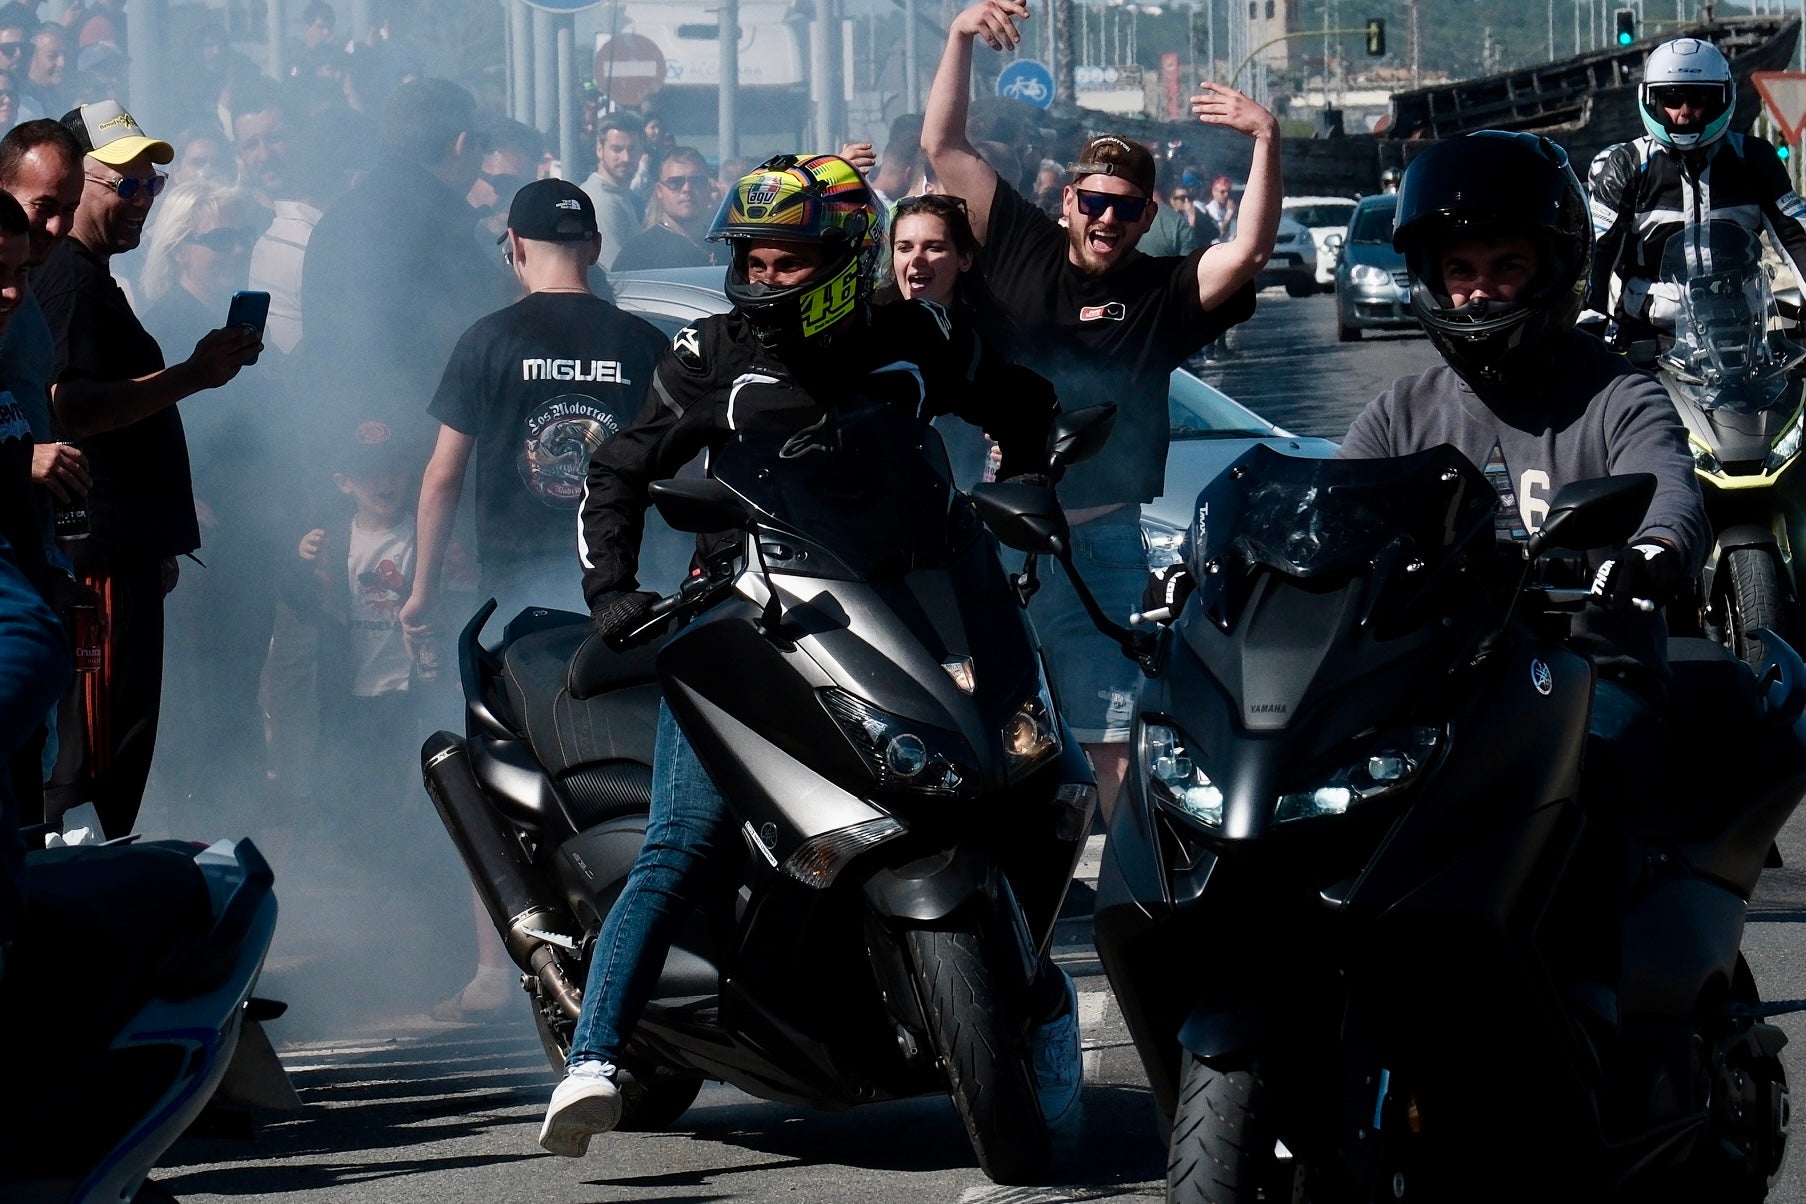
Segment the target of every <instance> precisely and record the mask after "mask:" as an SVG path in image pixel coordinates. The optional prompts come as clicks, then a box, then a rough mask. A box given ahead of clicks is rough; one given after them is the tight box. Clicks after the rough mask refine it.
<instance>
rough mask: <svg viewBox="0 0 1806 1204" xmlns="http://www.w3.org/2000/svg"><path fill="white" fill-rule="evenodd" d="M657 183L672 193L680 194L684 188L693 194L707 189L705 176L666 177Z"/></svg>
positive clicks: (707, 182)
mask: <svg viewBox="0 0 1806 1204" xmlns="http://www.w3.org/2000/svg"><path fill="white" fill-rule="evenodd" d="M659 183H660V184H663V185H664V186H665V187H666V188H669V189H670V190H671V191H672V192H680V191H682V190H683V189H685V188H688V189H690V190H691V191H693V192H702V191H703V190H705V189H706V188H708V186H709V178H708V177H707V176H668V177H666V178H665V179H663V180H660V181H659Z"/></svg>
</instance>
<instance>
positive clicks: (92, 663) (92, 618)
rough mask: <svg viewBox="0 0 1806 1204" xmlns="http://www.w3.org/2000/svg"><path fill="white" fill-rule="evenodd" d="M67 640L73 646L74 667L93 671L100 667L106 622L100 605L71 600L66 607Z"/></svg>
mask: <svg viewBox="0 0 1806 1204" xmlns="http://www.w3.org/2000/svg"><path fill="white" fill-rule="evenodd" d="M68 615H69V642H70V643H71V644H73V645H74V646H75V669H76V672H78V673H93V672H95V671H97V670H98V669H99V668H100V658H101V646H102V643H103V641H104V640H105V639H106V623H105V622H104V621H103V620H102V619H101V617H100V607H99V606H98V605H96V604H95V603H93V602H72V603H70V604H69V607H68Z"/></svg>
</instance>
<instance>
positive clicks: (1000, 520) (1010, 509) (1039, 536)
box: [972, 481, 1069, 553]
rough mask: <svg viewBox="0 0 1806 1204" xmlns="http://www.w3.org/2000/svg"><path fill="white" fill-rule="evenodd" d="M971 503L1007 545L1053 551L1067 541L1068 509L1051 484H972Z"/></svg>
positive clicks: (1019, 548) (1031, 550)
mask: <svg viewBox="0 0 1806 1204" xmlns="http://www.w3.org/2000/svg"><path fill="white" fill-rule="evenodd" d="M972 505H973V506H975V507H976V508H977V510H978V517H979V518H981V519H983V520H984V524H985V526H987V527H989V528H990V529H991V530H992V531H993V532H994V533H995V534H996V536H997V538H998V539H999V540H1000V541H1002V543H1003V544H1004V546H1006V547H1011V548H1015V549H1016V550H1017V551H1018V552H1035V553H1042V552H1054V553H1057V552H1058V551H1059V550H1060V549H1061V548H1063V547H1064V546H1065V545H1066V538H1067V535H1068V533H1069V531H1068V528H1067V525H1066V512H1065V511H1064V510H1061V509H1060V502H1059V499H1058V498H1057V497H1055V496H1054V491H1053V488H1052V487H1051V486H1048V485H1024V484H1015V483H1011V482H1008V481H992V482H989V483H986V484H982V485H975V486H973V487H972Z"/></svg>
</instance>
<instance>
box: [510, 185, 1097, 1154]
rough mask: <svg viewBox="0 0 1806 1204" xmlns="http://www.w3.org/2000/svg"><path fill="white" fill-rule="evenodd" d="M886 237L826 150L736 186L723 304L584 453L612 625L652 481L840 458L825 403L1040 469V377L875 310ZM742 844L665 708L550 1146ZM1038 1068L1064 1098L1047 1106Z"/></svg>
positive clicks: (609, 1090) (574, 1122) (716, 230)
mask: <svg viewBox="0 0 1806 1204" xmlns="http://www.w3.org/2000/svg"><path fill="white" fill-rule="evenodd" d="M879 236H880V230H879V219H878V213H877V210H876V209H875V207H874V205H873V202H872V197H871V193H870V191H869V189H868V188H867V186H866V184H865V182H864V180H863V179H862V178H861V176H860V175H859V173H858V171H857V170H856V169H855V168H854V167H853V166H852V165H851V164H850V163H848V162H847V161H846V160H844V159H841V158H839V157H837V156H832V155H819V156H813V157H806V158H800V159H799V158H797V157H794V156H779V157H778V158H775V159H772V160H770V161H768V162H767V163H766V164H764V165H763V166H762V167H760V168H759V169H757V170H755V171H753V172H752V173H750V174H748V175H746V176H744V177H743V178H741V180H740V181H739V182H738V183H737V184H736V185H735V186H734V189H733V191H732V192H731V193H730V195H729V196H728V198H727V201H726V202H725V203H724V205H723V206H722V209H721V212H720V213H719V214H718V215H717V216H716V218H715V223H714V226H713V228H712V229H711V230H710V232H709V240H710V241H725V242H726V243H727V244H728V246H729V247H730V249H731V253H732V260H731V266H730V268H729V270H728V277H727V286H726V287H727V296H728V299H729V300H730V301H731V302H732V303H733V306H734V308H733V310H732V311H731V312H730V313H727V314H724V315H719V316H712V317H708V318H704V319H703V320H702V321H700V322H698V323H696V324H695V325H693V326H690V327H688V328H686V329H684V330H682V331H680V332H679V333H678V335H677V337H676V339H675V340H674V341H673V343H672V346H671V350H670V352H669V353H668V354H667V355H666V357H665V359H664V361H663V362H662V363H661V364H660V365H659V368H658V370H657V373H656V374H655V376H654V379H653V383H652V388H651V392H650V393H649V395H648V397H647V400H646V406H645V409H644V410H643V411H642V412H641V414H640V416H639V418H638V419H637V420H636V421H635V422H634V424H633V425H632V426H630V427H628V428H627V429H625V430H623V431H622V432H621V433H620V434H618V435H616V436H615V437H614V438H613V439H610V440H609V441H608V442H606V443H604V444H603V445H602V446H601V447H600V448H599V449H597V451H596V452H595V454H594V456H593V457H592V459H591V462H590V469H589V477H588V481H587V488H586V493H585V496H584V502H583V510H582V523H583V541H582V547H583V564H584V569H585V572H584V581H583V586H584V594H585V596H586V598H587V599H588V602H589V606H590V612H591V615H592V616H593V618H594V621H595V624H596V626H597V628H598V629H599V630H600V631H601V632H602V633H603V634H604V635H608V634H612V633H621V632H625V631H629V630H631V629H633V628H635V627H637V626H638V625H639V624H640V623H641V622H642V621H643V619H644V617H645V615H646V612H647V610H648V608H649V606H650V604H651V603H652V601H653V600H654V599H655V597H656V595H654V594H650V593H645V592H641V591H639V590H638V589H637V584H638V583H637V581H636V579H635V574H636V570H637V562H638V549H639V543H640V536H641V533H642V531H643V529H644V521H645V511H646V506H647V505H648V492H647V490H648V487H649V486H650V485H651V484H652V482H654V481H657V480H661V479H664V478H667V477H670V476H672V475H674V474H675V473H676V472H677V470H678V469H679V468H681V467H682V466H683V465H684V464H686V463H688V462H689V461H690V460H691V458H692V457H694V456H695V454H696V453H697V452H699V451H704V450H707V451H709V452H711V453H713V452H714V451H715V450H717V449H719V448H720V447H721V446H722V445H723V444H725V443H727V442H728V441H729V440H731V439H733V438H735V437H736V435H737V433H738V432H754V431H757V432H761V433H764V434H771V433H773V432H775V433H778V434H780V435H781V434H783V433H785V432H789V433H790V438H789V441H788V443H787V444H786V454H787V455H789V454H792V449H794V453H793V454H794V455H796V456H804V455H811V454H832V449H833V446H834V440H835V438H836V433H837V427H836V425H835V422H834V417H835V412H836V411H837V410H842V409H845V408H848V407H850V406H852V405H854V404H863V405H872V404H902V405H907V406H909V407H910V408H911V409H913V410H915V411H916V412H917V413H918V414H920V415H922V417H923V418H924V419H926V418H927V417H931V416H933V415H935V414H938V413H946V412H951V413H955V414H957V415H959V416H961V417H963V418H966V419H968V420H970V421H971V422H973V423H974V424H977V425H979V426H981V427H982V429H984V430H986V431H989V432H990V433H991V434H992V435H993V436H994V437H995V438H996V439H997V441H998V443H999V444H1000V445H1001V447H1002V451H1003V465H1002V468H1001V470H1000V472H999V475H1000V476H1011V475H1019V474H1034V473H1041V472H1044V471H1045V470H1046V465H1047V438H1048V432H1049V429H1050V425H1051V422H1052V419H1053V415H1054V412H1055V403H1054V397H1053V392H1052V389H1051V387H1050V386H1048V384H1047V383H1046V381H1044V380H1042V379H1041V378H1040V377H1038V376H1035V375H1034V374H1033V373H1030V372H1028V371H1027V370H1025V369H1021V368H1016V367H1013V366H1009V365H1005V364H1003V363H1001V362H1000V361H996V360H993V359H991V358H989V357H986V356H984V355H982V354H981V352H982V349H981V348H980V347H979V346H978V345H977V343H976V340H974V339H973V338H972V336H971V335H970V333H969V332H967V331H966V330H964V329H963V328H961V327H958V326H955V325H954V324H953V321H952V319H951V318H950V317H949V315H948V314H947V312H946V311H945V310H943V309H941V308H940V307H939V306H937V305H933V304H932V303H928V302H902V303H898V304H894V305H888V306H883V307H879V308H873V307H871V306H869V305H868V298H869V296H870V293H871V288H872V283H873V274H874V269H875V265H876V259H877V251H878V245H879ZM733 538H734V539H738V538H740V536H739V535H738V534H735V535H734V536H733ZM717 546H725V545H717ZM711 550H713V549H712V548H711ZM739 843H740V842H739V838H738V836H737V835H736V834H735V833H734V831H733V828H732V823H731V820H730V818H729V815H728V811H727V807H726V803H725V801H724V800H723V799H722V797H721V795H720V793H719V792H718V791H717V790H716V789H715V787H714V785H713V784H712V783H711V782H710V780H709V778H708V775H707V773H706V771H705V770H704V769H703V766H702V764H701V762H700V761H699V760H698V758H697V756H696V754H695V752H694V751H693V750H692V749H691V747H690V745H689V743H688V741H687V740H686V739H685V738H684V736H683V734H682V732H681V730H680V729H679V728H678V726H677V724H676V722H675V721H674V720H673V718H672V716H671V712H670V711H669V709H668V708H666V707H665V706H664V705H663V704H662V703H661V704H660V707H659V720H658V732H657V737H656V744H655V749H654V754H653V785H652V800H651V813H650V816H649V817H648V821H647V829H646V839H645V843H644V845H643V846H642V848H641V851H640V854H639V857H638V860H637V861H636V862H635V864H634V867H633V870H632V872H631V874H630V875H629V877H628V879H627V883H626V886H625V887H624V888H623V890H622V892H621V895H620V897H619V899H618V900H617V901H616V903H615V904H614V906H613V907H612V908H611V909H610V911H609V914H608V918H607V920H606V921H605V922H604V924H603V926H602V931H601V933H600V935H599V936H598V938H597V941H596V946H595V950H594V953H593V954H592V957H591V961H590V970H589V979H588V982H587V984H586V985H585V988H584V992H583V1005H582V1012H581V1014H580V1016H579V1018H578V1021H577V1025H576V1030H575V1032H574V1034H573V1037H572V1041H571V1048H570V1055H569V1059H568V1061H567V1069H566V1076H565V1078H564V1080H563V1081H562V1082H560V1083H559V1085H558V1087H557V1088H556V1089H555V1090H554V1092H553V1095H552V1100H551V1103H550V1105H549V1107H548V1108H547V1111H546V1117H545V1123H544V1125H543V1126H542V1128H541V1130H540V1135H539V1143H540V1145H542V1146H544V1147H545V1148H546V1149H548V1150H550V1151H551V1152H553V1153H555V1154H561V1155H564V1156H566V1157H580V1156H581V1155H582V1154H583V1153H584V1152H585V1150H586V1149H587V1147H588V1144H589V1139H590V1137H592V1136H593V1135H595V1134H597V1133H604V1132H607V1131H608V1130H610V1129H612V1128H613V1127H614V1126H615V1124H616V1123H618V1121H619V1119H620V1115H621V1103H620V1097H619V1093H618V1091H617V1089H616V1085H615V1062H616V1061H617V1060H618V1058H619V1055H620V1051H621V1047H622V1044H623V1042H624V1041H625V1039H626V1037H627V1035H628V1033H629V1032H630V1031H631V1029H632V1027H633V1025H634V1023H635V1021H636V1020H637V1018H638V1016H639V1014H640V1012H641V1010H642V1009H643V1007H644V1006H645V1004H646V1001H647V999H648V997H649V995H650V993H651V991H652V989H653V986H654V984H655V982H656V980H657V976H658V972H659V967H660V965H661V964H662V962H663V960H664V957H665V953H666V951H667V949H668V948H669V945H670V942H671V939H672V934H673V930H674V927H675V926H676V924H677V923H678V921H680V920H681V919H682V918H683V916H684V914H685V912H686V911H687V910H688V909H689V907H690V906H691V904H692V903H693V902H694V901H695V900H696V899H697V898H698V896H699V893H700V892H701V891H703V890H705V889H707V888H708V885H709V884H710V883H711V882H712V881H716V880H718V879H719V878H720V876H721V872H722V870H723V869H724V868H726V865H727V864H731V860H732V857H733V855H734V854H735V852H736V849H737V847H738V845H739ZM1040 978H1041V980H1042V986H1043V988H1044V989H1043V990H1042V991H1041V994H1042V995H1043V996H1044V997H1045V1003H1044V1004H1043V1006H1042V1008H1041V1009H1040V1011H1039V1013H1038V1014H1039V1015H1041V1016H1042V1017H1044V1018H1045V1023H1044V1024H1043V1026H1042V1027H1041V1028H1040V1029H1039V1030H1038V1032H1037V1035H1036V1069H1037V1073H1038V1074H1040V1075H1041V1081H1042V1092H1043V1104H1044V1108H1045V1110H1046V1111H1047V1115H1048V1118H1049V1120H1050V1122H1051V1121H1052V1120H1053V1119H1055V1118H1056V1117H1057V1115H1058V1113H1059V1112H1060V1111H1063V1110H1064V1107H1065V1106H1067V1105H1069V1104H1070V1103H1071V1100H1072V1099H1073V1098H1075V1097H1076V1095H1077V1092H1078V1086H1079V1067H1078V1023H1077V1015H1076V1008H1075V1007H1074V1002H1075V1001H1074V998H1073V993H1072V988H1071V983H1070V981H1069V980H1068V979H1067V978H1066V977H1065V975H1064V974H1063V973H1062V972H1060V971H1058V970H1057V968H1055V967H1054V966H1053V964H1052V962H1051V961H1045V960H1044V962H1043V966H1042V973H1041V975H1040ZM1044 1055H1045V1056H1044ZM1044 1065H1046V1066H1048V1067H1049V1068H1050V1069H1049V1071H1044V1070H1043V1066H1044ZM1050 1081H1051V1082H1052V1084H1053V1087H1054V1088H1055V1089H1057V1090H1058V1091H1059V1092H1061V1093H1062V1094H1061V1098H1060V1099H1059V1100H1057V1101H1055V1102H1053V1103H1051V1104H1050V1102H1049V1099H1048V1094H1049V1090H1050V1087H1049V1084H1050Z"/></svg>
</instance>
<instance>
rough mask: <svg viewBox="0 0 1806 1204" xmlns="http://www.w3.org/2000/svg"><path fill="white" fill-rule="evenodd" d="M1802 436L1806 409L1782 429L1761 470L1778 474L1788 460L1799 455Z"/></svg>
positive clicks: (1804, 430) (1804, 428)
mask: <svg viewBox="0 0 1806 1204" xmlns="http://www.w3.org/2000/svg"><path fill="white" fill-rule="evenodd" d="M1803 434H1806V409H1802V410H1800V412H1799V413H1797V414H1795V415H1794V416H1793V421H1792V422H1790V423H1788V424H1787V425H1786V427H1784V428H1783V429H1782V431H1781V434H1780V437H1779V438H1777V439H1776V440H1775V442H1774V444H1773V446H1771V447H1770V448H1769V449H1768V459H1767V460H1766V461H1765V462H1764V463H1763V465H1762V468H1763V470H1764V471H1765V472H1779V471H1780V470H1781V469H1782V468H1783V467H1784V466H1785V465H1786V464H1787V462H1788V461H1789V460H1791V459H1793V458H1794V457H1795V456H1797V455H1799V454H1800V440H1801V436H1802V435H1803Z"/></svg>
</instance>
